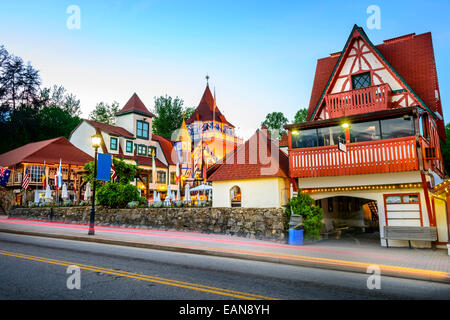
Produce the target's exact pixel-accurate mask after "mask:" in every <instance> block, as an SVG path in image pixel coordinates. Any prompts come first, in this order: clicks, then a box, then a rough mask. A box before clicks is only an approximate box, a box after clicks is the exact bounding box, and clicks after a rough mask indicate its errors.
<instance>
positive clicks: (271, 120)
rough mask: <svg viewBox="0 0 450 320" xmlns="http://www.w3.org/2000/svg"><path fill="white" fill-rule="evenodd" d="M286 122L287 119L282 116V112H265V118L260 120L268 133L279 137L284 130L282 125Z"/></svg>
mask: <svg viewBox="0 0 450 320" xmlns="http://www.w3.org/2000/svg"><path fill="white" fill-rule="evenodd" d="M287 123H288V119H287V118H286V117H285V116H284V114H283V113H282V112H271V113H269V114H267V116H266V119H265V120H264V121H263V122H262V124H264V125H266V127H267V128H268V129H269V131H270V134H271V135H272V136H273V137H274V138H278V139H280V138H281V137H282V136H283V134H284V133H286V130H284V128H283V126H284V125H285V124H287Z"/></svg>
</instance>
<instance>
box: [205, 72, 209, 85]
mask: <svg viewBox="0 0 450 320" xmlns="http://www.w3.org/2000/svg"><path fill="white" fill-rule="evenodd" d="M205 78H206V84H209V75H208V74H206V77H205Z"/></svg>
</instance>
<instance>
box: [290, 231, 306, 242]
mask: <svg viewBox="0 0 450 320" xmlns="http://www.w3.org/2000/svg"><path fill="white" fill-rule="evenodd" d="M289 244H291V245H297V246H301V245H303V229H301V230H295V229H289Z"/></svg>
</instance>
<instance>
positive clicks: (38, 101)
mask: <svg viewBox="0 0 450 320" xmlns="http://www.w3.org/2000/svg"><path fill="white" fill-rule="evenodd" d="M40 84H41V79H40V76H39V71H38V70H36V69H34V68H33V67H32V65H31V64H30V63H27V64H24V63H23V61H22V59H21V58H19V57H16V56H14V55H11V54H9V52H8V51H7V50H6V49H5V47H4V46H0V136H1V137H2V141H1V143H0V153H3V152H6V151H8V150H11V149H14V148H17V147H19V146H21V145H24V144H27V143H29V142H34V141H38V140H44V139H51V138H57V137H59V136H65V137H66V138H67V137H69V135H70V133H71V132H72V130H73V129H74V128H75V127H76V126H77V125H78V123H79V122H80V119H79V117H78V116H79V115H80V100H78V99H77V98H76V97H75V96H74V95H72V94H68V93H67V92H66V89H64V88H63V87H61V86H59V87H58V86H54V87H53V89H51V88H43V89H41V88H40Z"/></svg>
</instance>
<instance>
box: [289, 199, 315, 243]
mask: <svg viewBox="0 0 450 320" xmlns="http://www.w3.org/2000/svg"><path fill="white" fill-rule="evenodd" d="M285 212H286V216H287V221H288V222H289V219H290V217H291V213H294V214H298V215H301V216H302V217H303V226H304V230H305V238H307V239H319V238H320V230H321V229H322V227H323V222H322V220H323V211H322V208H320V207H318V206H316V205H314V199H313V198H311V196H309V195H308V194H305V193H301V192H299V194H298V196H297V197H295V198H292V199H291V200H290V201H289V204H288V206H287V207H286V211H285Z"/></svg>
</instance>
